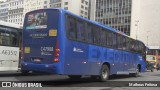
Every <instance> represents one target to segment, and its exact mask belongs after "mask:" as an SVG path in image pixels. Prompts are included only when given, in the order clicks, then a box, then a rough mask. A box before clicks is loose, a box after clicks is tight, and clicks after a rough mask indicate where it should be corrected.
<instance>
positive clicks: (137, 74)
mask: <svg viewBox="0 0 160 90" xmlns="http://www.w3.org/2000/svg"><path fill="white" fill-rule="evenodd" d="M130 75H131V76H133V77H138V76H139V75H140V67H139V66H137V69H136V73H131V74H130Z"/></svg>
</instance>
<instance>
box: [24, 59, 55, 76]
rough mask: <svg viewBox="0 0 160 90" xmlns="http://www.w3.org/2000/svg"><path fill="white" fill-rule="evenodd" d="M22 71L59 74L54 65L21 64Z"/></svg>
mask: <svg viewBox="0 0 160 90" xmlns="http://www.w3.org/2000/svg"><path fill="white" fill-rule="evenodd" d="M21 70H22V71H23V70H24V71H33V72H45V73H53V74H56V73H57V68H56V66H55V65H54V64H35V63H26V62H23V63H21Z"/></svg>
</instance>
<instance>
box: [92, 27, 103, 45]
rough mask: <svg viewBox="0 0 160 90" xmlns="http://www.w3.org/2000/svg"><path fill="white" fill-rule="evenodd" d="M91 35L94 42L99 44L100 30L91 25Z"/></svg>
mask: <svg viewBox="0 0 160 90" xmlns="http://www.w3.org/2000/svg"><path fill="white" fill-rule="evenodd" d="M93 36H94V39H93V40H94V44H96V45H100V36H101V35H100V30H99V28H98V27H96V26H93Z"/></svg>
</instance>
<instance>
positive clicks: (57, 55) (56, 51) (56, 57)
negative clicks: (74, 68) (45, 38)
mask: <svg viewBox="0 0 160 90" xmlns="http://www.w3.org/2000/svg"><path fill="white" fill-rule="evenodd" d="M59 52H60V49H59V48H58V41H56V49H55V54H54V55H55V58H54V62H59V61H60V60H59V56H60V54H59Z"/></svg>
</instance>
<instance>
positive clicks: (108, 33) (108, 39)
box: [107, 31, 113, 47]
mask: <svg viewBox="0 0 160 90" xmlns="http://www.w3.org/2000/svg"><path fill="white" fill-rule="evenodd" d="M112 42H113V40H112V32H110V31H107V46H108V47H112V45H113V43H112Z"/></svg>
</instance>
